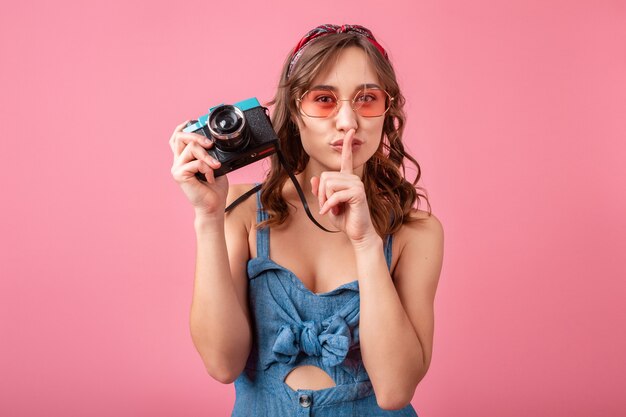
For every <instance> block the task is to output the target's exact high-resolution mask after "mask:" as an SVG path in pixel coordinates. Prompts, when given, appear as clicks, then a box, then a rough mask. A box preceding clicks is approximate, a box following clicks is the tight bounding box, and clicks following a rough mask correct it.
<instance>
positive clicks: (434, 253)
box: [393, 210, 444, 282]
mask: <svg viewBox="0 0 626 417" xmlns="http://www.w3.org/2000/svg"><path fill="white" fill-rule="evenodd" d="M443 241H444V231H443V225H442V224H441V221H439V219H438V218H437V217H436V216H435V215H434V214H429V213H428V212H425V211H422V210H413V212H412V213H411V221H409V222H407V223H405V224H404V225H402V227H401V228H400V230H399V231H398V232H396V234H395V236H394V255H395V254H397V255H396V256H397V258H396V261H395V268H394V274H393V275H394V280H395V279H400V280H403V279H407V278H408V279H414V278H411V277H415V276H416V275H417V276H421V277H424V278H426V279H428V280H434V281H435V282H436V281H437V280H438V278H439V273H440V271H441V265H442V262H443Z"/></svg>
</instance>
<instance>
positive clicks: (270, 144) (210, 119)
mask: <svg viewBox="0 0 626 417" xmlns="http://www.w3.org/2000/svg"><path fill="white" fill-rule="evenodd" d="M183 132H191V133H196V134H199V135H202V136H205V137H207V138H209V140H211V141H212V142H213V144H214V146H213V147H212V148H210V149H207V152H208V153H209V155H211V156H212V157H214V158H215V159H217V160H218V161H220V162H221V165H220V167H219V168H218V169H216V170H214V171H213V173H214V176H215V177H219V176H221V175H224V174H227V173H229V172H231V171H234V170H236V169H238V168H241V167H244V166H246V165H249V164H251V163H253V162H255V161H258V160H259V159H263V158H265V157H268V156H270V155H272V154H273V153H275V152H276V150H277V148H278V137H277V136H276V132H274V128H273V127H272V123H271V121H270V118H269V116H268V114H267V109H266V108H265V107H262V106H261V105H260V104H259V101H258V100H257V99H256V98H254V97H253V98H249V99H247V100H243V101H240V102H238V103H235V104H232V105H230V104H220V105H218V106H215V107H212V108H211V109H209V113H207V114H205V115H203V116H200V117H199V118H198V120H192V121H190V122H189V123H187V126H185V128H184V129H183ZM196 177H197V178H198V179H200V180H202V181H206V177H205V176H204V174H202V173H200V172H198V173H197V174H196Z"/></svg>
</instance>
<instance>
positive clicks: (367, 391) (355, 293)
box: [232, 193, 417, 417]
mask: <svg viewBox="0 0 626 417" xmlns="http://www.w3.org/2000/svg"><path fill="white" fill-rule="evenodd" d="M257 205H258V207H259V210H258V215H257V222H261V221H263V220H265V219H266V218H267V214H266V213H265V212H264V211H263V210H262V207H261V203H260V195H259V193H257ZM269 238H270V235H269V228H264V229H260V230H258V231H257V257H256V258H254V259H250V261H249V262H248V283H249V287H248V294H249V302H250V311H251V315H252V317H253V321H254V329H253V330H254V340H253V346H252V350H251V352H250V356H249V358H248V362H247V364H246V368H245V370H244V372H242V373H241V375H240V376H239V377H238V378H237V380H236V381H235V390H236V400H235V407H234V410H233V413H232V416H233V417H248V416H255V417H256V416H271V417H280V416H317V417H321V416H333V417H348V416H413V417H416V416H417V414H416V413H415V410H414V409H413V407H412V406H411V405H408V406H407V407H405V408H403V409H402V410H396V411H385V410H383V409H381V408H380V407H378V405H377V403H376V397H375V396H374V390H373V388H372V384H371V382H370V379H369V376H368V375H367V371H366V370H365V367H364V366H363V360H362V359H361V351H360V345H359V311H360V299H359V285H358V281H357V280H355V281H352V282H349V283H347V284H344V285H341V286H340V287H338V288H335V289H334V290H332V291H330V292H326V293H322V294H315V293H313V292H311V291H310V290H309V289H307V288H306V287H305V286H304V284H303V283H302V281H300V279H299V278H298V277H296V276H295V275H294V274H293V273H292V272H291V271H289V270H288V269H286V268H284V267H282V266H280V265H278V264H277V263H275V262H274V261H272V260H271V259H270V253H269V243H270V241H269ZM391 243H392V237H391V236H389V237H388V238H387V239H386V242H385V258H386V260H387V265H388V266H389V265H390V264H391ZM302 365H314V366H317V367H319V368H321V369H323V370H324V371H326V372H327V373H328V374H329V375H330V376H331V377H332V379H333V380H334V381H335V384H336V386H335V387H331V388H326V389H322V390H306V389H300V390H293V389H292V388H291V387H289V386H288V385H287V384H285V383H284V380H285V378H286V377H287V375H288V374H289V372H291V371H292V370H293V369H294V368H295V367H297V366H302Z"/></svg>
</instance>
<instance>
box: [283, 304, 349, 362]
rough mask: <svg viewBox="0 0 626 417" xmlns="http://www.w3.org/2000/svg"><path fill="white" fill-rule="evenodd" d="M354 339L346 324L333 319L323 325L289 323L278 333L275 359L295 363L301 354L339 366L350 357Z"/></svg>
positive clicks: (308, 322)
mask: <svg viewBox="0 0 626 417" xmlns="http://www.w3.org/2000/svg"><path fill="white" fill-rule="evenodd" d="M351 341H352V336H351V334H350V327H349V326H348V323H346V321H345V320H344V319H343V318H342V317H340V316H338V315H335V316H332V317H330V318H328V319H326V320H324V321H323V322H322V324H321V325H320V324H319V323H317V322H314V321H305V322H302V323H299V324H296V325H294V324H291V325H289V324H285V325H283V326H282V327H281V328H280V330H279V331H278V336H277V337H276V341H275V342H274V346H273V347H272V352H273V356H274V358H273V359H274V360H276V361H278V362H282V363H287V364H293V363H294V362H295V361H296V359H297V357H298V354H299V353H300V352H302V353H304V354H305V355H308V356H321V357H322V363H323V364H324V365H326V366H336V365H339V364H340V363H341V362H343V360H344V359H345V358H346V355H347V353H348V350H349V348H350V343H351Z"/></svg>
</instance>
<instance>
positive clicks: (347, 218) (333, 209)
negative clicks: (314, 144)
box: [311, 129, 378, 244]
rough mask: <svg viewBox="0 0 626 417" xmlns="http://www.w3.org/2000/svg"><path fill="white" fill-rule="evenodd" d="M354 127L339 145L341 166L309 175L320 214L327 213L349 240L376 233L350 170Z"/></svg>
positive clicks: (361, 190) (360, 186) (360, 184)
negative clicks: (338, 168)
mask: <svg viewBox="0 0 626 417" xmlns="http://www.w3.org/2000/svg"><path fill="white" fill-rule="evenodd" d="M355 133H356V132H355V130H354V129H350V130H349V131H348V133H346V136H345V137H344V140H343V145H342V149H341V170H340V171H339V172H336V171H326V172H323V173H322V174H321V175H320V177H319V178H318V177H313V178H311V187H312V191H313V194H314V195H315V196H316V197H317V198H318V200H319V205H320V214H322V215H328V217H329V218H330V221H331V222H332V224H333V225H334V226H335V227H336V228H338V229H339V230H341V231H342V232H344V233H345V234H346V235H347V236H348V238H349V239H350V240H351V241H352V243H353V244H358V243H362V242H364V241H366V240H367V239H369V238H373V237H378V235H377V234H376V229H375V228H374V225H373V224H372V220H371V218H370V212H369V207H368V205H367V197H366V195H365V187H364V186H363V182H362V181H361V178H359V176H358V175H355V174H354V172H353V169H354V168H353V165H352V140H353V138H354V135H355Z"/></svg>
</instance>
